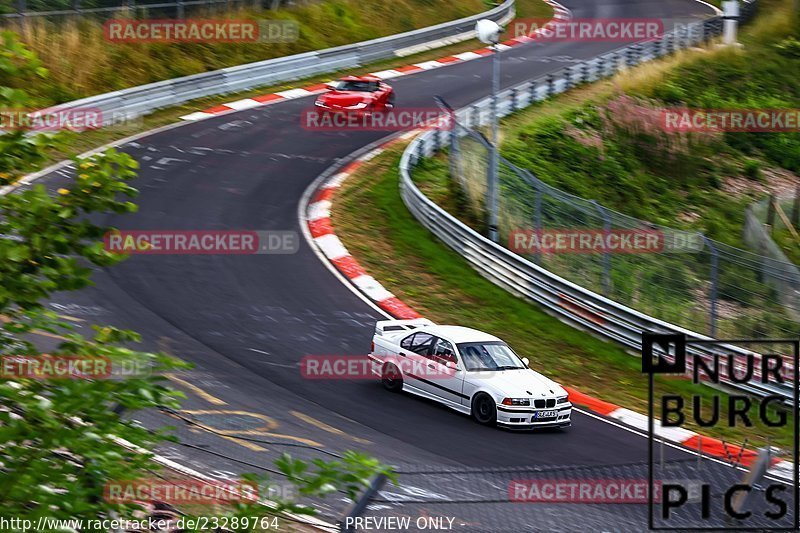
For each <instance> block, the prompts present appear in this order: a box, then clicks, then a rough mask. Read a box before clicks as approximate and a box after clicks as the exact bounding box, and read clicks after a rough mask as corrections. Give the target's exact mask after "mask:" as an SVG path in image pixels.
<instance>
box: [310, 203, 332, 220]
mask: <svg viewBox="0 0 800 533" xmlns="http://www.w3.org/2000/svg"><path fill="white" fill-rule="evenodd" d="M330 216H331V202H330V201H329V200H321V201H319V202H314V203H313V204H311V205H309V206H308V220H310V221H311V222H313V221H315V220H319V219H321V218H329V217H330Z"/></svg>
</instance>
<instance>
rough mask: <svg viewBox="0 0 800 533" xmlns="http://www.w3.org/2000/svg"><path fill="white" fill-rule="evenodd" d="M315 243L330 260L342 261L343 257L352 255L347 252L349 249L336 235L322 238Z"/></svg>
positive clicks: (315, 240) (318, 238) (316, 239)
mask: <svg viewBox="0 0 800 533" xmlns="http://www.w3.org/2000/svg"><path fill="white" fill-rule="evenodd" d="M314 242H315V243H316V244H317V246H319V248H320V250H322V253H323V254H325V257H327V258H328V259H331V260H333V259H341V258H342V257H346V256H348V255H350V254H349V253H348V252H347V248H345V247H344V244H342V241H340V240H339V237H337V236H336V235H331V234H328V235H323V236H322V237H317V238H315V239H314Z"/></svg>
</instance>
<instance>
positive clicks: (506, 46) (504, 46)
mask: <svg viewBox="0 0 800 533" xmlns="http://www.w3.org/2000/svg"><path fill="white" fill-rule="evenodd" d="M497 49H498V50H500V51H501V52H503V51H504V50H511V47H510V46H508V45H507V44H498V45H497Z"/></svg>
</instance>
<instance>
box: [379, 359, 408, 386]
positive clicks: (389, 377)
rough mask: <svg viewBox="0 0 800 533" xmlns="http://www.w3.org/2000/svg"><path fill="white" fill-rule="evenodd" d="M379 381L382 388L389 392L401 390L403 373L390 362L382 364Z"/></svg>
mask: <svg viewBox="0 0 800 533" xmlns="http://www.w3.org/2000/svg"><path fill="white" fill-rule="evenodd" d="M381 383H382V384H383V388H384V389H386V390H388V391H389V392H400V391H401V390H403V375H402V374H401V373H400V369H399V368H397V367H396V366H394V365H393V364H391V363H388V364H386V365H384V366H383V371H382V372H381Z"/></svg>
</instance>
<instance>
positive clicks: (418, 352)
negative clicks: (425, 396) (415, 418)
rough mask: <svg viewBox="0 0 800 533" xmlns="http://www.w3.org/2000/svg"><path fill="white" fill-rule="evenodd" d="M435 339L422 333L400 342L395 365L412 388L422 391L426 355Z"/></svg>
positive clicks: (416, 333)
mask: <svg viewBox="0 0 800 533" xmlns="http://www.w3.org/2000/svg"><path fill="white" fill-rule="evenodd" d="M435 341H436V337H434V336H433V335H431V334H430V333H425V332H424V331H418V332H414V333H411V334H409V335H408V336H407V337H405V338H403V340H401V341H400V350H399V351H398V353H397V355H398V358H397V364H398V365H399V366H400V368H401V370H402V372H403V379H404V380H405V382H406V383H408V384H409V385H411V386H412V387H416V388H418V389H422V381H420V378H422V379H424V375H423V374H424V372H423V371H424V370H426V369H427V362H428V354H430V353H431V350H432V348H433V343H434V342H435Z"/></svg>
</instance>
